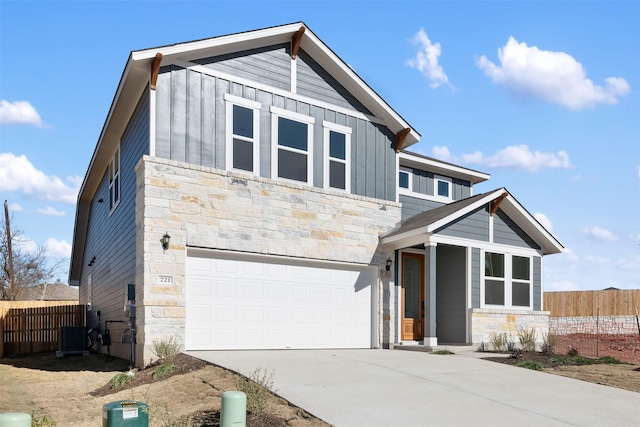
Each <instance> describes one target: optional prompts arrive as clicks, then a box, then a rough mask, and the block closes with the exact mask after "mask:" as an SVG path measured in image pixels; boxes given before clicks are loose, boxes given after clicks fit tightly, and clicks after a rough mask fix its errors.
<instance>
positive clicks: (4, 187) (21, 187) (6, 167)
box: [0, 153, 82, 204]
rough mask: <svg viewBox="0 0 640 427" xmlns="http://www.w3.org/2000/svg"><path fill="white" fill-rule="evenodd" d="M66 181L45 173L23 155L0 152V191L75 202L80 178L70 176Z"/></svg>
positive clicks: (54, 200)
mask: <svg viewBox="0 0 640 427" xmlns="http://www.w3.org/2000/svg"><path fill="white" fill-rule="evenodd" d="M67 181H68V182H69V185H68V184H65V183H64V182H63V181H62V180H61V179H60V178H58V177H57V176H55V175H45V174H44V172H42V171H41V170H38V169H36V168H35V167H34V166H33V164H31V162H30V161H29V159H27V157H26V156H24V155H22V156H15V155H13V154H12V153H0V191H21V192H22V193H24V194H27V195H33V196H35V197H37V198H39V199H42V200H48V201H52V202H63V203H69V204H75V203H76V197H77V194H78V189H79V187H80V184H79V183H80V182H82V178H80V177H78V176H70V177H67Z"/></svg>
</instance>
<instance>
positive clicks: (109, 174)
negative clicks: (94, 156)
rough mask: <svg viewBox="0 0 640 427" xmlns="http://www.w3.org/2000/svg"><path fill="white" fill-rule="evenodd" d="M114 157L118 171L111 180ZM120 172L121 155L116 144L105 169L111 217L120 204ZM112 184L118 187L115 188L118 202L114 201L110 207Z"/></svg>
mask: <svg viewBox="0 0 640 427" xmlns="http://www.w3.org/2000/svg"><path fill="white" fill-rule="evenodd" d="M116 156H117V157H118V171H117V172H116V173H114V174H113V179H111V168H113V167H115V166H113V165H114V164H115V159H116ZM121 170H122V154H121V149H120V144H118V147H117V148H116V151H115V153H113V156H111V162H110V163H109V166H108V167H107V176H108V177H109V186H108V190H109V205H110V206H109V216H111V214H112V213H113V211H115V210H116V208H117V207H118V205H119V204H120V199H122V193H121V191H120V190H121V188H122V185H121V181H122V175H121V174H120V171H121ZM116 178H117V179H116ZM113 182H115V183H116V185H117V187H118V188H117V190H118V200H115V201H114V203H113V206H111V200H113V189H114V185H112V184H113Z"/></svg>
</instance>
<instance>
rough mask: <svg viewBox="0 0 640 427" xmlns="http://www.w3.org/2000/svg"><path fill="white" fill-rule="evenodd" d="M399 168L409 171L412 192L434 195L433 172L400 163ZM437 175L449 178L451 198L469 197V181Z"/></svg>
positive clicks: (454, 199) (455, 199) (456, 199)
mask: <svg viewBox="0 0 640 427" xmlns="http://www.w3.org/2000/svg"><path fill="white" fill-rule="evenodd" d="M400 168H401V169H404V170H407V169H408V170H410V171H411V191H412V192H413V193H417V194H423V195H425V196H434V195H435V189H434V186H435V174H434V173H432V172H428V171H425V170H421V169H416V168H409V167H406V166H402V165H400ZM438 176H442V177H443V178H449V179H451V199H452V200H453V201H454V202H455V201H458V200H462V199H466V198H467V197H471V182H469V181H465V180H462V179H458V178H451V177H447V176H445V175H438Z"/></svg>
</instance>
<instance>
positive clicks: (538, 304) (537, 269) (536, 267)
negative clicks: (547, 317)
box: [532, 256, 542, 310]
mask: <svg viewBox="0 0 640 427" xmlns="http://www.w3.org/2000/svg"><path fill="white" fill-rule="evenodd" d="M532 273H533V309H534V310H542V258H540V257H539V256H535V257H533V272H532Z"/></svg>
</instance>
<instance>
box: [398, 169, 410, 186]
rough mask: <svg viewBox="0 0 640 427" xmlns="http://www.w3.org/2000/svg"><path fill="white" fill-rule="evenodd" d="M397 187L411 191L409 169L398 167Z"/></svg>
mask: <svg viewBox="0 0 640 427" xmlns="http://www.w3.org/2000/svg"><path fill="white" fill-rule="evenodd" d="M398 187H400V188H404V189H407V190H409V191H411V171H409V170H408V169H400V171H399V172H398Z"/></svg>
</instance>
